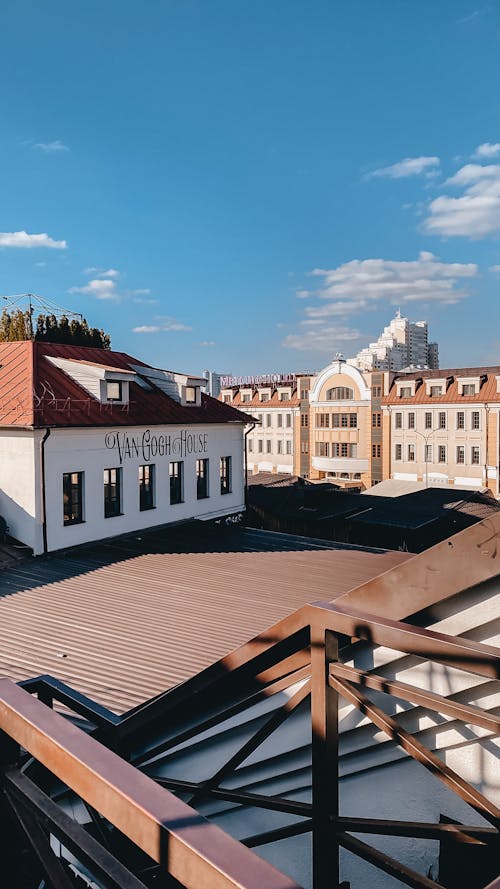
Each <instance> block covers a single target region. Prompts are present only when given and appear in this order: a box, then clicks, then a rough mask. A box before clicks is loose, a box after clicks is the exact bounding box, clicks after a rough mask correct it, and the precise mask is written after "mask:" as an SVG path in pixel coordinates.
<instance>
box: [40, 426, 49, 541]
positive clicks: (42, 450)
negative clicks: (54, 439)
mask: <svg viewBox="0 0 500 889" xmlns="http://www.w3.org/2000/svg"><path fill="white" fill-rule="evenodd" d="M49 435H50V429H46V430H45V435H44V436H43V438H42V440H41V442H40V474H41V481H42V539H43V554H44V556H46V555H47V552H48V546H47V505H46V498H45V442H46V441H47V439H48V437H49Z"/></svg>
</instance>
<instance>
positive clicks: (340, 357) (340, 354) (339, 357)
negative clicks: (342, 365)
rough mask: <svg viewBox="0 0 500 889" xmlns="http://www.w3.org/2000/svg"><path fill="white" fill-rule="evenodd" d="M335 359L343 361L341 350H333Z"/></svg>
mask: <svg viewBox="0 0 500 889" xmlns="http://www.w3.org/2000/svg"><path fill="white" fill-rule="evenodd" d="M335 361H345V358H344V354H343V352H335Z"/></svg>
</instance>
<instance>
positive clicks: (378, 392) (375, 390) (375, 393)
mask: <svg viewBox="0 0 500 889" xmlns="http://www.w3.org/2000/svg"><path fill="white" fill-rule="evenodd" d="M381 396H382V386H372V397H373V398H380V397H381Z"/></svg>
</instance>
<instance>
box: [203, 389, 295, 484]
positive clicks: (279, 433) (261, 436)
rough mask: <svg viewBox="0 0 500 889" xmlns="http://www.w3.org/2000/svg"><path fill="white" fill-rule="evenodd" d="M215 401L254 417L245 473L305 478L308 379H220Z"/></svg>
mask: <svg viewBox="0 0 500 889" xmlns="http://www.w3.org/2000/svg"><path fill="white" fill-rule="evenodd" d="M219 398H220V399H221V400H222V401H224V402H226V403H230V404H232V405H233V407H237V408H240V409H241V410H244V411H245V413H247V414H250V416H252V417H253V418H254V421H255V427H254V428H252V427H248V429H247V436H246V437H247V471H248V472H250V473H257V472H273V473H288V474H290V475H302V476H304V477H306V478H307V477H308V475H309V376H307V375H304V374H263V375H260V376H253V377H222V378H221V392H220V396H219Z"/></svg>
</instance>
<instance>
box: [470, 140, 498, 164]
mask: <svg viewBox="0 0 500 889" xmlns="http://www.w3.org/2000/svg"><path fill="white" fill-rule="evenodd" d="M499 154H500V142H483V144H482V145H478V146H477V148H476V150H475V152H474V157H477V158H480V159H482V160H490V159H491V158H492V157H498V155H499Z"/></svg>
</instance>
